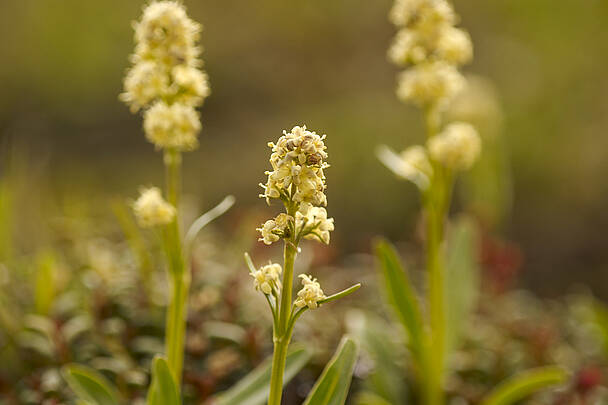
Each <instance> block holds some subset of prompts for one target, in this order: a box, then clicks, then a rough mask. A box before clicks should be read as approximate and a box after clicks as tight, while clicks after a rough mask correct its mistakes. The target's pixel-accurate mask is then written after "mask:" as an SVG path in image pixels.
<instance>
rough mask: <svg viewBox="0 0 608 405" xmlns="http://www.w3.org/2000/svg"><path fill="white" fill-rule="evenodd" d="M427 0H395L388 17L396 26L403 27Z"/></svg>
mask: <svg viewBox="0 0 608 405" xmlns="http://www.w3.org/2000/svg"><path fill="white" fill-rule="evenodd" d="M426 1H427V0H396V1H395V3H394V4H393V8H391V12H390V14H389V19H390V20H391V22H392V23H393V24H395V25H396V26H398V27H405V26H406V25H408V24H409V23H410V22H411V20H412V19H414V18H415V17H416V14H417V13H418V10H419V9H420V7H421V6H422V5H423V4H424V3H425V2H426Z"/></svg>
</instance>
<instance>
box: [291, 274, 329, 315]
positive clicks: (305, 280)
mask: <svg viewBox="0 0 608 405" xmlns="http://www.w3.org/2000/svg"><path fill="white" fill-rule="evenodd" d="M299 277H300V278H301V279H302V286H303V287H302V289H301V290H300V291H298V297H297V298H296V300H295V302H294V304H295V306H296V307H298V308H302V307H306V306H307V307H308V308H310V309H315V308H317V307H318V306H319V304H318V303H319V301H321V300H323V299H325V298H327V297H326V296H325V294H324V293H323V290H322V289H321V285H320V284H319V282H318V281H317V279H316V278H312V276H308V275H306V274H300V276H299Z"/></svg>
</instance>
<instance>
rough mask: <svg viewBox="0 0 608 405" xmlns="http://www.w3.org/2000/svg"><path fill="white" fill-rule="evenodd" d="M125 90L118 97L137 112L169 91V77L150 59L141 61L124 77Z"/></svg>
mask: <svg viewBox="0 0 608 405" xmlns="http://www.w3.org/2000/svg"><path fill="white" fill-rule="evenodd" d="M124 86H125V92H124V93H122V94H121V95H120V99H121V100H122V101H124V102H125V103H127V104H128V105H129V106H130V107H131V111H133V112H137V111H138V110H139V109H140V108H143V107H146V106H147V105H148V104H150V102H152V101H153V100H155V99H157V98H161V97H164V96H165V95H166V94H168V92H169V77H168V76H167V72H166V71H165V69H163V67H162V66H160V65H159V64H157V63H155V62H152V61H142V62H140V63H137V64H135V65H133V67H132V68H131V69H129V71H128V72H127V76H126V77H125V83H124Z"/></svg>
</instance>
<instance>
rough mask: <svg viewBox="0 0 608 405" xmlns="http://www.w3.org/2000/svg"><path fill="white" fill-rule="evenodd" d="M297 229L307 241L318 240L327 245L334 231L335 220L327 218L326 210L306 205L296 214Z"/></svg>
mask: <svg viewBox="0 0 608 405" xmlns="http://www.w3.org/2000/svg"><path fill="white" fill-rule="evenodd" d="M296 229H297V230H298V232H300V233H301V235H302V236H303V237H304V238H305V239H317V240H318V241H319V242H322V243H325V244H326V245H327V244H329V232H330V231H333V230H334V219H333V218H327V211H326V210H325V208H323V207H312V206H310V204H306V203H304V204H302V205H301V206H300V210H299V211H298V212H297V213H296Z"/></svg>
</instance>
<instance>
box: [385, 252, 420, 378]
mask: <svg viewBox="0 0 608 405" xmlns="http://www.w3.org/2000/svg"><path fill="white" fill-rule="evenodd" d="M376 255H377V256H378V259H379V261H380V270H381V272H382V276H383V280H384V284H383V287H384V290H385V291H386V295H387V296H388V300H389V303H390V304H391V305H392V307H393V309H394V310H395V312H396V314H397V316H398V318H399V320H400V321H401V322H402V323H403V326H404V327H405V329H406V331H407V333H408V336H409V338H410V346H411V349H412V352H413V353H414V355H415V356H416V358H417V360H418V361H419V363H420V362H421V358H422V355H423V347H424V328H423V322H422V315H421V313H420V308H419V305H418V299H417V297H416V293H415V291H414V288H413V286H412V284H411V282H410V280H409V277H408V276H407V273H406V272H405V270H404V269H403V267H402V266H401V262H400V260H399V258H398V256H397V252H396V251H395V248H393V247H392V246H391V245H390V244H389V243H388V242H386V241H384V240H381V241H380V242H378V243H377V244H376ZM418 365H419V366H420V365H421V364H418Z"/></svg>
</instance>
